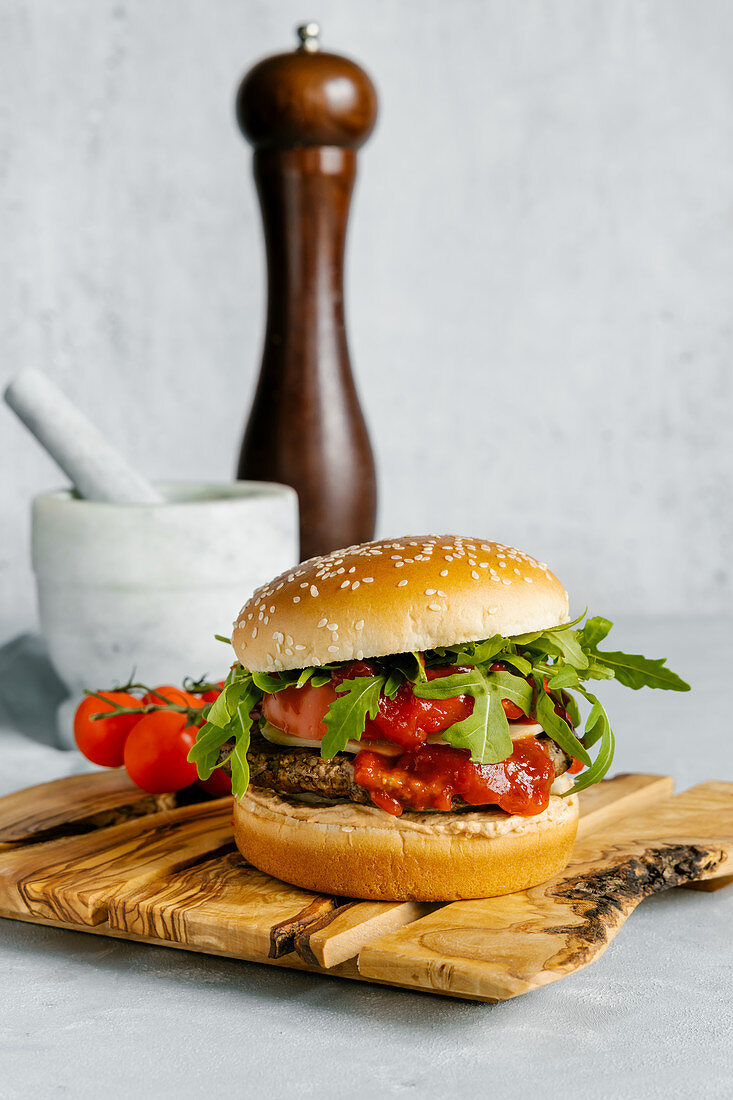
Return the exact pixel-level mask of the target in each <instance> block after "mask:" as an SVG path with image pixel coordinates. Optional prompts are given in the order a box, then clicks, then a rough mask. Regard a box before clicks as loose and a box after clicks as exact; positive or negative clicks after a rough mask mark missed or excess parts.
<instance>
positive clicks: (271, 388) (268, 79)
mask: <svg viewBox="0 0 733 1100" xmlns="http://www.w3.org/2000/svg"><path fill="white" fill-rule="evenodd" d="M237 115H238V118H239V122H240V125H241V127H242V130H243V132H244V134H245V136H246V137H247V138H248V139H249V140H250V141H251V142H252V144H253V145H254V146H255V154H254V175H255V181H256V184H257V192H258V195H259V199H260V205H261V209H262V219H263V223H264V232H265V245H266V251H267V271H268V280H267V288H268V290H267V302H268V304H267V326H266V332H265V346H264V351H263V356H262V365H261V369H260V377H259V381H258V385H257V389H256V393H255V398H254V402H253V405H252V409H251V412H250V416H249V420H248V422H247V427H246V430H245V434H244V440H243V443H242V449H241V453H240V457H239V464H238V468H237V476H238V477H239V478H245V479H246V478H252V479H255V480H270V481H279V482H283V483H285V484H287V485H292V486H293V487H294V488H295V489H296V491H297V493H298V500H299V504H300V538H301V558H308V557H311V556H313V555H315V554H323V553H326V552H328V551H329V550H333V549H336V548H337V547H341V546H347V545H350V544H352V543H357V542H363V541H366V540H368V539H370V538H372V537H373V535H374V527H375V520H376V477H375V470H374V459H373V455H372V450H371V445H370V442H369V436H368V433H367V428H366V424H365V422H364V417H363V415H362V411H361V408H360V405H359V400H358V396H357V393H356V388H355V385H354V379H353V376H352V373H351V363H350V359H349V351H348V345H347V339H346V326H345V318H344V291H343V268H344V250H345V242H346V226H347V220H348V214H349V205H350V201H351V192H352V188H353V184H354V178H355V174H356V152H355V149H356V147H358V146H359V145H360V144H361V143H362V142H363V141H364V140H366V138H367V137H368V135H369V133H370V132H371V130H372V127H373V126H374V122H375V119H376V94H375V92H374V88H373V86H372V84H371V81H370V80H369V78H368V77H367V75H366V73H364V72H363V70H362V69H360V68H359V66H358V65H355V64H354V63H353V62H350V61H347V60H346V59H345V58H341V57H338V56H337V55H335V54H326V53H321V52H319V51H317V52H314V53H307V52H301V51H298V52H295V53H291V54H283V55H279V56H277V57H273V58H268V59H266V60H265V61H263V62H261V63H260V64H259V65H257V66H255V68H254V69H253V70H252V71H251V72H250V73H249V74H248V75H247V76H246V77H245V79H244V81H243V82H242V85H241V87H240V90H239V95H238V99H237Z"/></svg>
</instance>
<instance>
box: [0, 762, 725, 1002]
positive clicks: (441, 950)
mask: <svg viewBox="0 0 733 1100" xmlns="http://www.w3.org/2000/svg"><path fill="white" fill-rule="evenodd" d="M580 805H581V811H580V822H579V828H578V839H577V841H576V844H575V848H574V851H573V857H572V860H571V863H570V865H569V866H568V868H566V870H565V871H564V872H562V874H561V875H558V876H556V877H555V878H554V879H552V880H550V882H548V883H545V884H543V885H542V886H538V887H535V888H534V889H532V890H528V891H526V892H524V893H518V894H512V895H509V896H507V897H503V898H493V899H483V900H477V901H467V902H451V903H445V904H438V905H435V904H431V905H427V904H423V903H419V902H367V901H354V900H351V899H348V898H339V897H331V896H324V895H320V894H316V893H313V892H309V891H307V890H301V889H299V888H298V887H295V886H289V885H287V884H285V883H282V882H279V881H277V880H276V879H273V878H270V877H269V876H268V875H265V874H263V873H262V872H260V871H257V870H256V869H255V868H254V867H251V866H250V865H249V864H247V863H246V862H245V861H244V859H243V858H242V857H241V856H240V855H239V853H238V852H237V851H236V849H235V847H234V843H233V839H232V829H231V800H230V799H217V800H211V801H206V802H199V803H195V804H190V805H175V800H174V799H172V798H171V797H170V796H164V797H157V798H156V797H154V796H150V795H146V794H145V793H144V792H142V791H140V790H138V788H136V787H135V786H133V784H132V783H131V782H130V781H129V779H128V778H127V776H126V775H125V774H124V773H123V772H121V771H104V772H95V773H92V774H87V775H82V776H74V777H72V778H69V779H59V780H56V781H55V782H52V783H45V784H42V785H40V786H38V787H32V788H30V789H28V790H25V791H19V792H16V793H15V794H12V795H8V796H6V797H5V798H0V916H2V917H6V918H10V919H15V920H23V921H27V922H29V923H37V924H45V925H53V926H56V927H60V928H65V929H71V930H75V931H86V932H94V933H96V934H102V935H107V936H112V937H115V938H120V939H128V940H137V941H140V942H142V943H153V944H158V945H164V946H169V947H177V948H182V949H185V950H191V951H200V952H204V953H208V954H215V955H222V956H225V957H229V958H236V959H243V960H247V961H255V962H265V963H270V964H274V965H276V966H284V967H290V968H295V969H298V970H305V971H314V972H317V973H321V974H329V975H333V976H337V977H342V978H352V979H358V980H366V981H372V982H377V983H379V984H390V985H397V986H400V987H403V988H408V989H416V990H424V991H430V992H434V993H441V994H443V995H448V996H457V997H467V998H471V999H475V1000H485V1001H495V1000H503V999H505V998H508V997H513V996H517V995H518V994H520V993H524V992H527V991H529V990H530V989H534V988H537V987H539V986H542V985H546V984H548V983H549V982H552V981H556V980H557V979H558V978H560V977H563V976H564V975H566V974H569V973H572V972H573V971H574V970H577V969H580V968H581V967H583V966H586V965H587V964H588V963H589V962H592V961H593V960H594V959H596V958H597V957H598V956H599V955H600V954H602V952H603V951H604V950H605V947H606V946H607V945H608V943H609V942H610V941H611V939H612V938H613V937H614V936H615V935H616V933H617V932H618V930H619V928H620V927H621V925H622V924H623V921H624V920H625V919H626V917H627V916H628V915H629V913H630V912H631V911H632V910H633V909H634V908H635V906H636V905H637V904H638V903H639V901H641V900H642V899H643V898H644V897H646V896H647V895H648V894H651V893H654V892H656V891H658V890H662V889H667V888H668V887H670V886H677V885H695V886H699V885H706V886H709V887H710V886H714V885H720V886H722V885H725V884H727V883H729V882H730V881H733V783H705V784H702V785H700V786H699V787H695V788H693V789H692V790H690V791H687V792H685V793H684V794H682V795H677V796H673V784H672V780H671V779H670V778H669V777H667V776H651V775H619V776H616V777H615V778H613V779H609V780H605V781H604V782H603V783H601V784H599V785H598V786H596V787H593V788H591V789H590V790H588V791H584V792H583V793H582V794H581V795H580ZM701 880H704V881H701ZM701 904H702V902H701Z"/></svg>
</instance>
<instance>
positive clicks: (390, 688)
mask: <svg viewBox="0 0 733 1100" xmlns="http://www.w3.org/2000/svg"><path fill="white" fill-rule="evenodd" d="M404 682H405V677H404V676H403V675H402V673H401V672H400V671H399V670H398V669H394V670H393V671H392V672H390V674H389V676H388V677H387V682H386V684H385V685H384V694H385V695H386V696H387V698H388V699H394V697H395V695H396V694H397V692H398V691H399V690H400V688H401V687H402V685H403V684H404Z"/></svg>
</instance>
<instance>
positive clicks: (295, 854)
mask: <svg viewBox="0 0 733 1100" xmlns="http://www.w3.org/2000/svg"><path fill="white" fill-rule="evenodd" d="M436 823H437V825H436ZM577 827H578V801H577V798H574V797H568V798H561V797H559V796H557V795H552V796H551V798H550V805H549V806H548V808H547V809H546V810H545V811H544V813H542V814H539V815H537V816H536V817H529V818H528V817H520V816H519V815H514V816H510V815H508V814H504V813H502V812H501V811H491V810H489V811H485V812H470V813H465V814H454V813H435V814H425V813H405V814H404V815H403V816H402V817H391V816H390V815H388V814H386V813H384V812H383V811H381V810H377V809H376V807H371V806H358V805H355V804H353V803H339V804H336V805H334V806H324V805H312V806H311V805H307V804H304V803H302V802H296V801H295V800H293V799H289V798H283V797H281V796H279V795H277V794H275V793H274V792H273V791H269V790H258V789H255V788H252V787H250V790H249V791H248V792H247V794H246V795H245V796H244V798H243V799H242V801H241V802H235V803H234V836H235V840H236V843H237V847H238V848H239V850H240V852H241V853H242V855H243V856H244V858H245V859H246V860H247V861H248V862H249V863H251V864H252V865H253V866H254V867H257V868H258V869H259V870H260V871H264V872H266V873H267V874H268V875H272V876H273V877H274V878H278V879H282V880H284V881H285V882H289V883H292V884H293V885H295V886H300V887H302V888H303V889H305V890H312V891H314V892H317V893H324V894H337V895H340V896H343V897H352V898H368V899H371V900H377V901H457V900H460V899H462V898H486V897H497V896H498V895H500V894H511V893H514V892H515V891H517V890H526V889H528V888H529V887H531V886H536V885H538V884H539V883H541V882H545V881H546V880H547V879H548V878H551V877H552V876H553V875H554V874H557V873H558V872H559V871H561V870H562V869H563V868H564V867H565V866H566V865H567V863H568V860H569V858H570V853H571V850H572V847H573V842H574V840H575V834H576V831H577Z"/></svg>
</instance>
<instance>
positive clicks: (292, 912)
mask: <svg viewBox="0 0 733 1100" xmlns="http://www.w3.org/2000/svg"><path fill="white" fill-rule="evenodd" d="M337 904H338V902H337V901H336V899H335V898H326V897H322V896H320V895H318V894H313V893H309V892H308V891H306V890H300V889H298V887H297V886H288V885H287V884H286V883H284V882H278V881H277V880H276V879H272V878H270V877H269V876H268V875H265V874H263V873H262V872H261V871H257V870H256V869H255V868H254V867H251V866H250V865H249V864H248V863H246V862H245V860H244V859H242V857H241V856H240V854H239V853H238V852H229V853H226V854H222V855H219V856H217V857H216V858H214V859H210V860H206V861H205V862H204V863H199V864H196V865H194V866H190V867H188V868H185V869H183V870H181V869H176V870H174V871H172V873H170V874H167V875H165V876H162V877H156V878H153V879H149V880H147V881H140V880H139V879H138V880H137V881H135V882H132V883H130V884H129V885H125V886H123V887H122V888H120V889H118V890H117V891H115V894H114V896H113V897H112V898H111V899H110V901H109V906H108V921H109V925H110V927H111V928H115V929H117V930H118V931H124V932H128V933H130V934H131V935H140V936H146V937H151V936H152V937H154V938H157V939H165V940H171V941H174V942H176V943H179V944H182V945H192V946H194V947H195V948H199V947H201V946H205V947H206V948H207V949H209V950H211V951H217V950H218V951H219V953H221V954H230V955H235V956H237V957H242V958H245V957H246V958H250V959H251V958H259V959H273V958H281V957H282V956H283V955H286V954H288V953H290V952H291V951H292V950H293V947H294V943H295V937H296V935H297V934H298V933H299V932H300V931H301V930H302V929H303V928H304V927H306V925H308V924H309V923H311V922H314V921H317V920H318V918H319V917H321V916H322V915H323V914H324V913H327V912H331V911H332V910H333V909H334V908H335V907H336V905H337Z"/></svg>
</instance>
